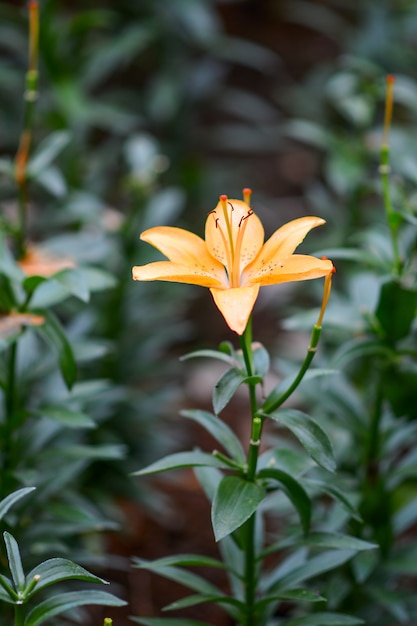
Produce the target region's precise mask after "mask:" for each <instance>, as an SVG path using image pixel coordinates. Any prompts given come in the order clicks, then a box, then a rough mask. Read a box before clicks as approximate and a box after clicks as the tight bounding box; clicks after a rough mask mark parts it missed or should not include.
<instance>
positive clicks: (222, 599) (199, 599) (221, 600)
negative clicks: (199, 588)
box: [164, 593, 245, 614]
mask: <svg viewBox="0 0 417 626" xmlns="http://www.w3.org/2000/svg"><path fill="white" fill-rule="evenodd" d="M204 603H216V604H223V605H231V606H232V607H235V608H237V609H239V610H240V612H241V613H243V614H244V612H245V604H244V602H241V601H240V600H237V599H236V598H231V597H229V596H224V595H217V596H213V595H212V596H210V595H206V594H202V593H201V594H200V593H199V594H194V595H192V596H186V597H185V598H181V600H176V601H175V602H172V603H171V604H168V605H167V606H165V607H164V611H178V610H180V609H186V608H189V607H190V606H197V605H198V604H204ZM224 608H225V610H227V608H226V607H224ZM228 612H229V611H228ZM233 613H236V611H233Z"/></svg>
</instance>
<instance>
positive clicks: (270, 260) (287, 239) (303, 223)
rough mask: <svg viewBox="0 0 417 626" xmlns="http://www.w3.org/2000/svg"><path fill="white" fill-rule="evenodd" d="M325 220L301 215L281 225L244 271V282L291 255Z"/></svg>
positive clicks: (248, 281)
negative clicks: (308, 234)
mask: <svg viewBox="0 0 417 626" xmlns="http://www.w3.org/2000/svg"><path fill="white" fill-rule="evenodd" d="M324 223H325V220H323V219H321V217H313V216H308V217H300V218H298V219H296V220H292V221H291V222H288V223H287V224H284V225H283V226H281V228H278V230H276V231H275V232H274V234H273V235H271V237H270V238H269V239H268V241H267V242H266V243H265V244H264V246H263V247H262V250H261V251H260V253H259V254H258V256H257V257H256V258H255V259H254V260H253V261H252V263H251V264H250V265H248V267H247V268H246V269H245V271H244V277H243V281H242V282H243V283H244V284H248V283H250V282H251V281H252V277H253V276H254V275H257V274H259V273H260V272H261V271H262V272H263V271H265V270H266V271H268V268H271V269H272V268H273V266H274V265H276V263H282V262H283V260H284V259H285V258H286V257H288V256H290V255H291V254H292V253H293V252H294V250H295V249H296V247H297V246H298V245H299V244H300V243H301V242H302V241H303V239H304V237H305V236H306V235H307V233H309V232H310V230H311V229H312V228H315V227H316V226H321V225H322V224H324Z"/></svg>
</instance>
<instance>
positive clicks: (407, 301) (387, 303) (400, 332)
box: [375, 279, 417, 343]
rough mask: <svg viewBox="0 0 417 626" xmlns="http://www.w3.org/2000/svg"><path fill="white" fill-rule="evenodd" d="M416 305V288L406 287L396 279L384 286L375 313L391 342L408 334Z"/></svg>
mask: <svg viewBox="0 0 417 626" xmlns="http://www.w3.org/2000/svg"><path fill="white" fill-rule="evenodd" d="M416 306H417V291H416V290H415V289H408V288H407V287H404V286H403V285H401V283H400V282H399V281H398V280H396V279H394V280H390V281H389V282H386V283H385V284H384V285H383V286H382V288H381V293H380V297H379V302H378V306H377V308H376V312H375V314H376V317H377V318H378V320H379V322H380V324H381V327H382V328H383V330H384V333H385V336H386V338H387V340H388V341H389V342H390V343H395V342H396V341H399V340H400V339H403V338H404V337H406V336H407V335H408V333H409V332H410V328H411V324H412V322H413V320H414V319H415V316H416Z"/></svg>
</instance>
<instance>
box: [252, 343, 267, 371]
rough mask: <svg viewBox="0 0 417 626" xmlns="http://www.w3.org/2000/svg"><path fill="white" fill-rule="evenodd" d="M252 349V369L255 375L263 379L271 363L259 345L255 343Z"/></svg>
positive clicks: (265, 351)
mask: <svg viewBox="0 0 417 626" xmlns="http://www.w3.org/2000/svg"><path fill="white" fill-rule="evenodd" d="M252 348H253V352H252V354H253V369H254V371H255V374H258V376H261V377H262V378H264V377H265V376H266V375H267V373H268V372H269V368H270V365H271V361H270V358H269V353H268V351H267V350H266V349H265V348H264V346H263V345H261V344H260V343H256V344H254V345H253V346H252Z"/></svg>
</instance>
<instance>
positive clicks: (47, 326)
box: [36, 309, 77, 389]
mask: <svg viewBox="0 0 417 626" xmlns="http://www.w3.org/2000/svg"><path fill="white" fill-rule="evenodd" d="M39 314H40V315H42V316H43V317H44V318H45V323H44V324H43V325H41V326H37V327H36V332H37V333H38V334H39V335H41V336H42V337H44V339H46V341H48V343H50V344H51V345H52V347H53V348H54V349H55V350H56V352H57V354H58V362H59V367H60V370H61V373H62V376H63V378H64V381H65V383H66V385H67V387H68V388H69V389H70V388H71V387H72V386H73V384H74V383H75V380H76V377H77V366H76V363H75V360H74V355H73V353H72V348H71V344H70V343H69V341H68V339H67V338H66V336H65V333H64V330H63V328H62V326H61V323H60V322H59V320H58V318H57V317H56V315H55V314H54V313H53V312H52V311H50V310H46V309H44V310H41V311H40V312H39Z"/></svg>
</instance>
